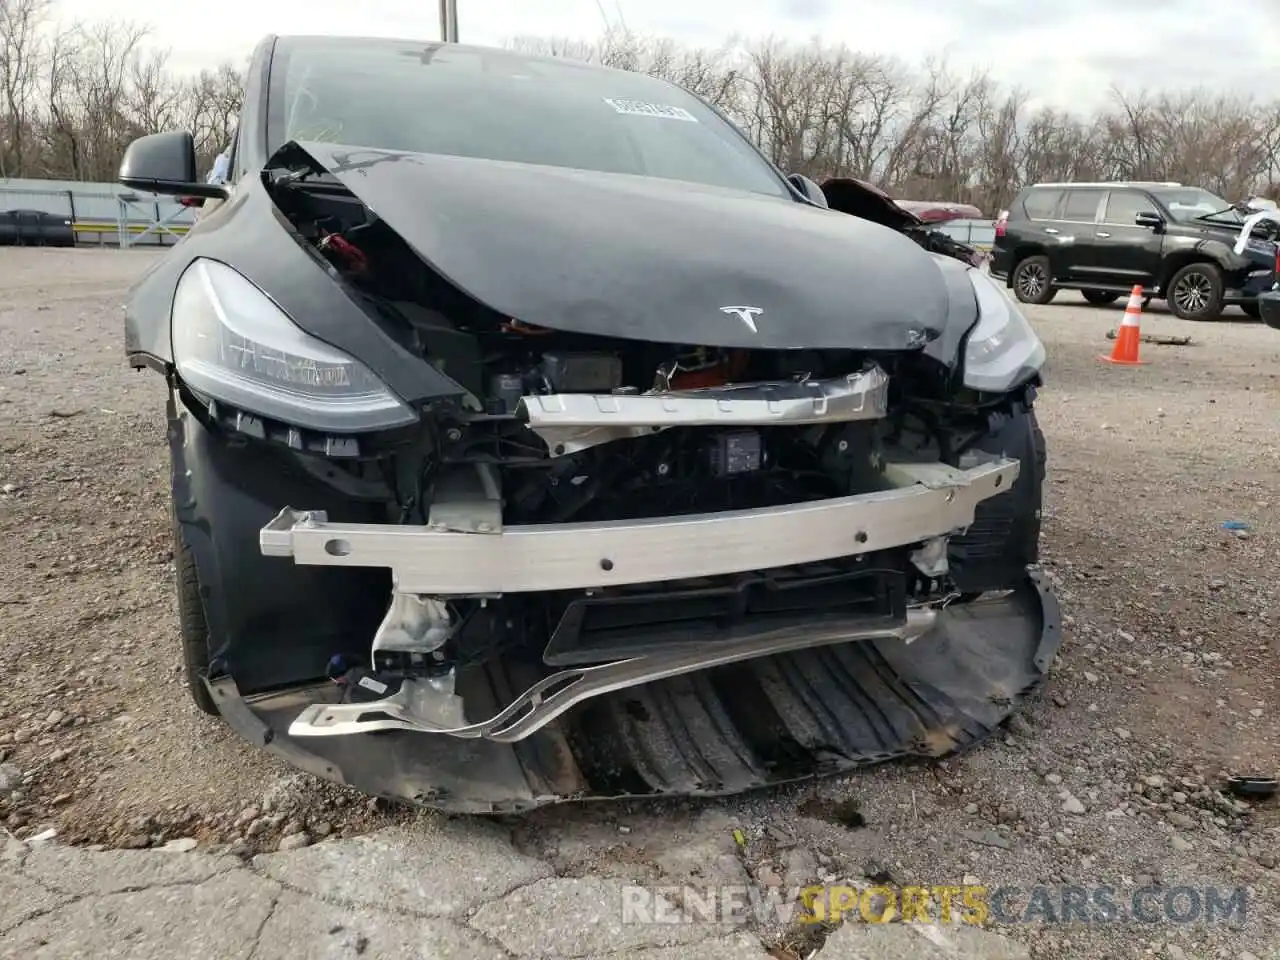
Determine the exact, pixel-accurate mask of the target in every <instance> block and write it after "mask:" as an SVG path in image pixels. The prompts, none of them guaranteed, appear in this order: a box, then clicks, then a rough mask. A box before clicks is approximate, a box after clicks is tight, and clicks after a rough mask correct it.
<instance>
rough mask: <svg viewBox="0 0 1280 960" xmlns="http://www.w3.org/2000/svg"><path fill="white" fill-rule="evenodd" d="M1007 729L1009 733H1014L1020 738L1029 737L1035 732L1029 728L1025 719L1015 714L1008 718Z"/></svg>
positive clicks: (1029, 725)
mask: <svg viewBox="0 0 1280 960" xmlns="http://www.w3.org/2000/svg"><path fill="white" fill-rule="evenodd" d="M1008 727H1009V732H1010V733H1016V734H1017V735H1018V736H1020V737H1030V736H1033V735H1034V734H1035V730H1033V729H1032V728H1031V724H1030V723H1028V722H1027V718H1026V717H1024V716H1023V715H1022V714H1020V713H1015V714H1014V715H1013V716H1012V717H1010V718H1009V723H1008Z"/></svg>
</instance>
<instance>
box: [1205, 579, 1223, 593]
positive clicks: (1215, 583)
mask: <svg viewBox="0 0 1280 960" xmlns="http://www.w3.org/2000/svg"><path fill="white" fill-rule="evenodd" d="M1226 585H1227V581H1225V580H1210V581H1209V589H1210V590H1213V591H1215V592H1216V591H1218V590H1222V589H1223V588H1225V587H1226Z"/></svg>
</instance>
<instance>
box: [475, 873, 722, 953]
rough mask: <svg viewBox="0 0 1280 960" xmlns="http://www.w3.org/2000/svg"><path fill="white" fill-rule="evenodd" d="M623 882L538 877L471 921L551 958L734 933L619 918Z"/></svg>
mask: <svg viewBox="0 0 1280 960" xmlns="http://www.w3.org/2000/svg"><path fill="white" fill-rule="evenodd" d="M625 886H626V885H625V884H624V883H623V882H622V881H619V880H607V879H602V878H599V877H583V878H577V879H575V878H568V879H562V878H554V879H549V880H539V881H538V882H537V883H533V884H530V885H529V886H527V887H522V888H520V889H519V890H516V891H515V892H514V893H511V894H509V895H508V896H506V897H503V898H502V899H501V900H499V901H497V902H495V903H489V904H485V905H484V906H483V907H481V908H480V909H479V910H478V911H477V912H476V914H475V916H473V917H472V918H471V925H472V926H473V927H474V928H475V929H477V930H480V931H482V932H483V933H485V934H487V935H488V936H489V937H492V938H493V939H494V940H496V941H498V942H499V943H501V944H502V945H503V947H505V948H506V949H507V950H509V951H510V952H511V953H514V954H518V955H519V956H521V957H554V958H568V957H589V956H594V955H597V954H604V953H616V952H618V951H621V950H635V949H639V948H643V947H671V946H676V945H678V944H690V943H696V942H698V941H701V940H708V939H710V938H713V937H717V936H720V937H723V936H725V935H726V934H729V933H731V932H733V931H731V930H729V929H726V928H725V927H724V926H722V925H718V924H709V923H624V922H623V919H622V912H623V911H622V905H623V899H622V898H623V888H624V887H625ZM699 949H701V947H699Z"/></svg>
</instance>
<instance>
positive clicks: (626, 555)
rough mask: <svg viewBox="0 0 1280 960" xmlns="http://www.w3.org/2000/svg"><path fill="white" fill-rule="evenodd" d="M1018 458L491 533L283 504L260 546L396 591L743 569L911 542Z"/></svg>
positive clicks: (602, 583)
mask: <svg viewBox="0 0 1280 960" xmlns="http://www.w3.org/2000/svg"><path fill="white" fill-rule="evenodd" d="M1018 469H1019V464H1018V461H1016V460H1010V459H998V460H995V461H993V462H989V463H983V464H980V465H978V466H975V467H972V468H970V469H968V470H958V469H955V468H952V467H949V466H946V465H945V464H940V463H925V464H911V463H889V464H887V465H886V467H885V472H884V476H885V478H886V480H887V481H888V482H889V483H891V484H893V488H892V489H889V490H879V491H876V492H873V493H864V494H859V495H856V496H851V497H837V498H833V499H829V500H819V501H812V502H808V503H800V504H794V505H790V506H783V507H769V508H766V509H758V510H733V511H725V512H722V513H706V514H695V515H692V516H684V517H659V518H654V519H644V520H614V521H604V522H599V523H560V524H530V525H526V526H513V527H506V528H505V529H503V530H502V532H500V533H461V532H456V531H451V530H436V529H430V528H427V527H420V526H408V525H397V524H373V523H330V522H329V521H328V517H327V515H326V514H325V513H323V512H322V511H301V510H294V509H292V508H290V507H286V508H285V509H283V510H282V511H281V512H280V513H279V515H278V516H276V517H275V519H273V520H272V521H271V522H270V523H268V524H267V525H266V526H265V527H263V528H262V530H261V532H260V533H259V545H260V548H261V550H262V553H263V555H265V556H271V557H292V558H293V560H294V562H295V563H299V564H306V565H319V566H334V567H385V568H388V569H390V570H391V572H392V577H393V583H394V588H393V589H394V590H395V591H396V592H399V593H416V594H427V595H433V596H450V595H452V596H475V595H481V596H486V595H487V596H493V595H500V594H503V593H522V592H541V591H551V590H579V589H591V588H598V587H611V586H620V585H623V584H632V583H654V582H658V581H664V580H684V579H694V578H698V577H706V576H717V575H721V574H727V573H743V572H747V571H752V570H764V569H770V568H774V567H785V566H792V565H799V564H805V563H816V562H820V561H823V560H830V559H833V558H838V557H849V556H856V555H859V554H864V553H870V552H873V551H877V550H885V549H889V548H892V547H899V546H906V545H909V544H914V543H919V542H920V541H923V540H928V539H931V538H933V537H939V536H946V535H948V534H952V533H956V532H959V531H962V530H964V529H965V528H967V527H968V526H969V525H970V524H972V523H973V518H974V511H975V509H976V508H977V505H978V504H979V503H980V502H981V501H983V500H986V499H988V498H989V497H993V496H996V495H997V494H1001V493H1004V492H1005V491H1007V490H1009V489H1010V488H1011V487H1012V486H1013V483H1014V481H1015V480H1016V479H1017V477H1018Z"/></svg>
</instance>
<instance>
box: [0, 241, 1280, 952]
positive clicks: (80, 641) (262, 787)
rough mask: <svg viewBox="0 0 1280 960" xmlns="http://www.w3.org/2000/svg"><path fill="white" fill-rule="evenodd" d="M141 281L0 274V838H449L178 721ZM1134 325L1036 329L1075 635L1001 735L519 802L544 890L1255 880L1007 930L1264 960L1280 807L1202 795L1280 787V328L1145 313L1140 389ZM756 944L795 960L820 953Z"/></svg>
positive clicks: (1104, 946) (57, 260) (211, 728)
mask: <svg viewBox="0 0 1280 960" xmlns="http://www.w3.org/2000/svg"><path fill="white" fill-rule="evenodd" d="M154 259H155V253H154V252H144V251H125V252H120V251H95V250H65V251H63V250H15V249H0V288H2V289H3V291H4V295H3V297H2V298H0V538H3V542H5V543H6V544H7V546H8V549H7V550H4V551H3V553H0V676H3V677H4V678H5V683H4V685H3V686H2V687H0V763H3V766H0V821H3V822H4V824H5V825H6V826H7V827H8V829H9V830H10V831H12V832H13V833H14V834H15V835H17V836H22V837H29V836H31V835H32V834H35V833H38V832H40V831H42V830H44V829H46V828H47V827H54V828H56V830H57V831H58V834H59V837H60V839H63V840H67V841H70V842H73V843H83V844H101V845H105V846H107V847H145V846H153V845H157V844H160V843H163V842H165V841H167V840H172V839H177V838H187V837H190V838H194V839H195V840H197V841H198V842H199V845H200V849H212V850H231V851H232V852H237V853H241V854H243V855H249V854H252V853H257V852H261V851H264V850H272V849H275V848H276V847H278V846H281V845H283V846H284V847H285V848H286V849H288V848H297V847H302V846H305V845H306V844H308V843H309V842H311V841H313V840H315V839H318V838H319V837H321V836H325V835H335V836H341V835H356V834H362V833H366V832H368V831H370V830H372V829H374V828H376V827H380V826H387V825H390V824H393V823H397V822H400V823H403V824H404V828H405V829H408V830H411V831H412V830H417V829H427V828H428V826H429V825H428V824H424V823H422V822H421V821H423V820H434V819H438V818H434V817H432V816H430V815H422V814H417V813H412V812H406V811H402V810H398V809H390V810H388V809H385V808H383V807H381V806H380V805H378V804H374V803H369V802H367V801H366V800H365V799H364V798H362V797H361V796H359V795H356V794H353V793H351V792H349V791H345V790H342V789H339V788H336V787H330V786H327V785H323V784H319V783H318V782H316V781H313V780H311V779H310V778H308V777H306V776H302V775H297V774H294V773H291V772H290V771H289V770H288V769H286V768H284V767H282V766H281V765H279V764H277V763H276V762H275V761H273V760H271V759H269V758H268V757H266V756H265V755H264V754H262V753H260V752H256V751H254V750H252V749H251V748H249V747H248V746H247V745H244V744H242V743H241V742H240V741H239V740H238V739H236V738H235V737H234V736H233V735H232V734H231V733H230V732H229V731H228V730H226V729H225V728H224V727H223V726H222V725H220V724H219V723H218V722H216V721H213V720H210V719H207V718H205V717H203V716H201V715H199V714H197V713H196V712H195V710H194V708H193V707H192V706H191V705H190V703H189V701H188V698H187V695H186V692H185V690H184V688H183V687H182V685H181V676H180V666H179V651H178V641H177V636H176V614H175V604H174V600H173V591H172V588H171V577H172V568H171V558H170V554H169V543H168V541H167V537H166V515H167V500H168V483H167V476H166V473H167V469H168V467H167V458H166V454H165V442H164V421H163V391H162V384H161V382H160V381H159V379H158V378H157V377H156V376H155V375H154V374H138V373H134V372H133V371H131V370H129V369H128V368H127V366H126V365H125V364H124V362H123V355H122V350H121V347H122V344H121V320H120V307H121V304H122V302H123V299H124V293H125V289H126V287H127V285H128V284H129V283H130V282H131V281H132V280H133V279H134V278H135V277H136V276H137V275H139V274H140V273H141V272H142V271H143V270H145V269H146V268H147V266H148V265H149V264H150V263H152V262H154ZM1121 311H1122V305H1119V304H1118V305H1116V306H1114V307H1112V308H1107V309H1094V308H1091V307H1089V306H1087V305H1086V304H1085V303H1084V302H1083V300H1081V299H1080V298H1079V296H1078V295H1077V294H1074V293H1061V294H1059V296H1058V298H1057V301H1055V303H1054V304H1052V305H1050V306H1047V307H1039V308H1030V309H1029V310H1028V311H1027V313H1028V315H1029V316H1030V317H1031V319H1032V321H1033V323H1034V324H1035V325H1036V327H1037V328H1038V330H1039V331H1040V333H1041V335H1042V336H1043V337H1044V339H1045V341H1046V345H1047V348H1048V352H1049V362H1048V367H1047V370H1046V379H1047V385H1046V387H1045V389H1044V391H1043V393H1042V395H1041V401H1040V407H1039V409H1040V416H1041V419H1042V423H1043V425H1044V428H1045V431H1046V433H1047V436H1048V442H1049V476H1050V482H1049V484H1048V488H1047V498H1048V500H1047V504H1046V522H1045V529H1044V547H1043V549H1044V565H1045V569H1046V571H1047V573H1048V575H1049V576H1050V577H1051V578H1052V580H1053V581H1054V583H1055V584H1056V586H1057V589H1058V595H1059V598H1060V600H1061V601H1062V605H1063V609H1064V613H1065V614H1066V617H1067V619H1066V631H1065V633H1066V642H1065V644H1064V646H1063V650H1062V653H1061V655H1060V656H1059V659H1058V662H1057V664H1056V665H1055V668H1054V675H1053V678H1052V681H1051V683H1050V686H1049V688H1048V690H1047V692H1046V694H1045V696H1044V697H1043V698H1042V699H1041V700H1040V701H1038V702H1037V703H1035V704H1034V705H1032V707H1031V708H1030V709H1029V710H1028V711H1027V713H1026V714H1025V715H1024V716H1020V717H1018V718H1016V719H1015V720H1014V721H1013V722H1012V723H1011V724H1010V730H1009V732H1008V733H1007V735H1005V736H1003V737H1002V738H998V739H996V740H993V741H991V742H990V743H988V744H986V745H984V746H983V747H982V748H980V749H977V750H975V751H973V752H971V753H969V754H967V755H966V756H964V757H962V758H958V759H953V760H952V761H950V762H947V763H943V764H935V765H905V764H902V765H892V766H888V767H884V768H881V769H878V770H875V771H873V772H869V773H866V774H864V775H860V776H856V777H850V778H843V779H838V780H828V781H822V782H820V783H818V784H816V785H812V786H806V787H803V788H793V789H782V790H774V791H770V792H767V793H760V794H754V795H751V796H748V797H743V798H738V799H734V800H731V801H725V802H715V803H710V802H709V803H664V804H660V805H653V804H647V805H646V804H635V805H629V804H621V805H610V806H593V807H590V808H582V809H577V808H575V809H567V808H560V809H552V810H545V811H540V812H538V813H536V814H533V815H531V816H528V817H525V818H522V819H518V820H512V821H508V822H506V823H504V824H503V829H504V830H506V831H507V833H508V835H509V837H510V838H511V839H512V840H514V843H515V846H516V848H517V849H519V850H520V851H521V852H522V853H523V854H525V855H526V856H528V857H531V858H535V859H537V860H539V861H541V862H542V863H544V864H547V865H548V867H549V869H550V870H552V871H553V872H554V873H555V874H556V875H558V876H561V877H602V878H610V879H624V880H625V879H630V880H635V881H640V882H645V883H663V884H670V883H676V884H679V883H683V882H689V883H694V884H701V885H706V884H708V883H717V882H719V883H736V882H745V880H746V877H747V876H748V874H749V875H750V877H751V879H752V880H753V881H754V882H756V883H758V884H761V885H763V886H764V887H766V888H767V887H780V888H781V889H783V890H785V889H787V888H788V887H790V886H792V885H793V884H801V883H806V882H814V881H817V882H851V883H853V884H855V885H857V886H860V887H861V886H865V885H867V884H868V883H870V882H872V881H873V880H878V881H881V882H888V883H891V884H959V883H961V882H962V881H964V882H979V883H981V884H985V885H988V886H991V887H994V886H999V885H1016V886H1019V887H1020V888H1021V889H1022V890H1023V891H1024V893H1025V892H1029V891H1030V890H1031V888H1032V887H1033V886H1034V885H1036V884H1063V883H1072V884H1081V885H1086V886H1094V885H1110V886H1112V887H1115V888H1116V889H1117V891H1119V892H1118V894H1117V898H1118V899H1120V900H1123V898H1124V897H1126V896H1128V893H1127V892H1126V891H1132V890H1134V889H1137V888H1140V887H1143V886H1147V885H1157V886H1159V887H1161V888H1163V889H1165V890H1168V889H1172V888H1175V887H1178V886H1200V887H1204V886H1208V885H1213V886H1218V887H1237V886H1245V887H1247V888H1248V891H1249V897H1250V899H1249V907H1248V911H1247V918H1246V919H1245V921H1244V922H1243V923H1241V922H1239V919H1238V916H1237V919H1236V920H1233V921H1232V922H1231V923H1227V924H1223V923H1212V924H1211V923H1205V922H1190V923H1174V922H1166V921H1163V920H1162V921H1160V922H1156V923H1136V922H1132V923H1071V924H1067V923H1056V922H1047V923H1046V922H1035V923H1024V924H1017V925H1013V926H1011V927H1009V928H1008V929H1007V930H1006V931H1005V932H1006V933H1007V934H1008V936H1010V937H1011V938H1013V939H1014V940H1018V941H1021V942H1023V943H1025V944H1027V945H1029V946H1030V948H1031V951H1032V955H1033V956H1035V957H1037V958H1108V957H1147V956H1157V957H1169V958H1178V957H1196V958H1201V957H1203V958H1231V960H1247V958H1248V957H1250V956H1254V957H1257V958H1264V960H1265V958H1269V957H1280V932H1278V931H1277V928H1276V926H1274V920H1273V919H1272V918H1273V917H1274V916H1276V915H1277V908H1280V872H1277V856H1278V855H1280V806H1278V805H1277V803H1276V801H1275V800H1271V801H1268V802H1265V803H1263V804H1260V805H1257V806H1251V805H1248V804H1245V803H1242V802H1238V801H1236V800H1233V799H1231V798H1229V797H1227V796H1225V795H1224V794H1223V793H1222V792H1221V791H1220V790H1219V787H1220V786H1221V783H1222V781H1223V778H1224V776H1226V775H1228V774H1233V773H1261V774H1269V775H1272V776H1275V775H1277V774H1280V732H1278V727H1277V718H1278V717H1280V696H1278V695H1277V677H1278V676H1280V671H1278V670H1277V661H1278V660H1280V634H1277V632H1276V628H1275V625H1276V622H1277V620H1280V588H1278V587H1277V581H1276V578H1275V576H1274V570H1275V569H1276V566H1277V562H1278V561H1280V546H1277V544H1280V522H1278V521H1277V519H1276V517H1277V510H1276V508H1277V506H1280V479H1277V478H1280V443H1278V442H1277V436H1278V433H1277V426H1278V425H1280V421H1278V419H1277V410H1280V406H1278V405H1277V387H1278V383H1277V379H1276V378H1277V375H1278V374H1280V331H1275V330H1271V329H1269V328H1267V327H1265V326H1262V325H1259V324H1256V323H1251V322H1247V321H1246V320H1245V318H1244V317H1243V316H1241V315H1238V314H1235V315H1234V316H1232V317H1231V319H1232V321H1233V322H1230V323H1227V322H1222V323H1217V324H1212V325H1193V324H1186V323H1183V322H1181V321H1178V320H1176V319H1174V318H1172V317H1171V316H1169V315H1168V314H1167V313H1166V312H1165V311H1164V310H1163V309H1162V308H1161V307H1160V305H1158V304H1156V305H1153V306H1152V307H1151V308H1150V310H1149V311H1148V312H1147V314H1146V315H1144V318H1143V319H1144V324H1143V329H1144V332H1159V333H1163V332H1168V333H1175V334H1190V335H1191V336H1192V337H1193V338H1194V341H1195V342H1194V344H1193V345H1191V346H1179V347H1172V346H1170V347H1160V346H1148V345H1144V347H1143V357H1144V359H1146V360H1148V361H1149V363H1148V364H1147V365H1146V366H1143V367H1139V368H1116V367H1111V366H1108V365H1105V364H1102V363H1099V362H1098V361H1097V359H1096V355H1097V354H1098V353H1103V352H1106V351H1108V350H1109V348H1110V343H1109V342H1108V341H1107V339H1106V336H1105V334H1106V331H1107V330H1108V329H1110V328H1113V327H1114V326H1115V325H1116V324H1117V323H1118V321H1119V318H1120V315H1121ZM1233 314H1234V311H1233ZM1232 520H1235V521H1242V522H1244V523H1245V524H1247V525H1248V529H1247V530H1240V531H1236V530H1228V529H1224V527H1223V523H1224V522H1225V521H1232ZM851 809H856V810H857V811H858V816H850V814H849V811H850V810H851ZM468 823H473V826H470V827H468V826H467V824H468ZM453 828H455V829H462V830H467V829H474V830H476V831H477V832H478V833H477V836H479V832H480V831H488V830H490V829H491V828H492V824H488V825H484V824H479V823H474V822H472V821H466V820H463V821H455V822H454V827H453ZM735 829H740V830H741V831H742V836H743V838H744V840H745V845H740V844H738V843H736V842H735V840H734V836H733V832H734V830H735ZM1021 902H1022V901H1019V904H1020V903H1021ZM1055 902H1057V901H1055ZM1154 902H1156V903H1158V902H1159V900H1158V899H1157V901H1154ZM1182 909H1183V911H1184V915H1185V910H1186V904H1185V902H1184V903H1183V905H1182ZM1042 917H1043V915H1042ZM758 933H759V934H760V936H761V937H762V938H763V939H764V941H765V942H766V943H767V944H768V945H770V946H771V947H772V948H773V950H774V954H773V955H775V956H778V957H783V958H788V960H790V958H793V957H799V956H804V955H805V953H806V950H808V949H810V948H811V947H813V946H816V944H817V941H818V939H820V937H815V936H814V934H813V929H812V928H808V929H806V930H804V931H798V930H797V929H796V928H794V927H790V928H788V927H785V926H784V925H782V924H779V923H765V924H763V925H762V926H761V927H760V929H759V930H758Z"/></svg>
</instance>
